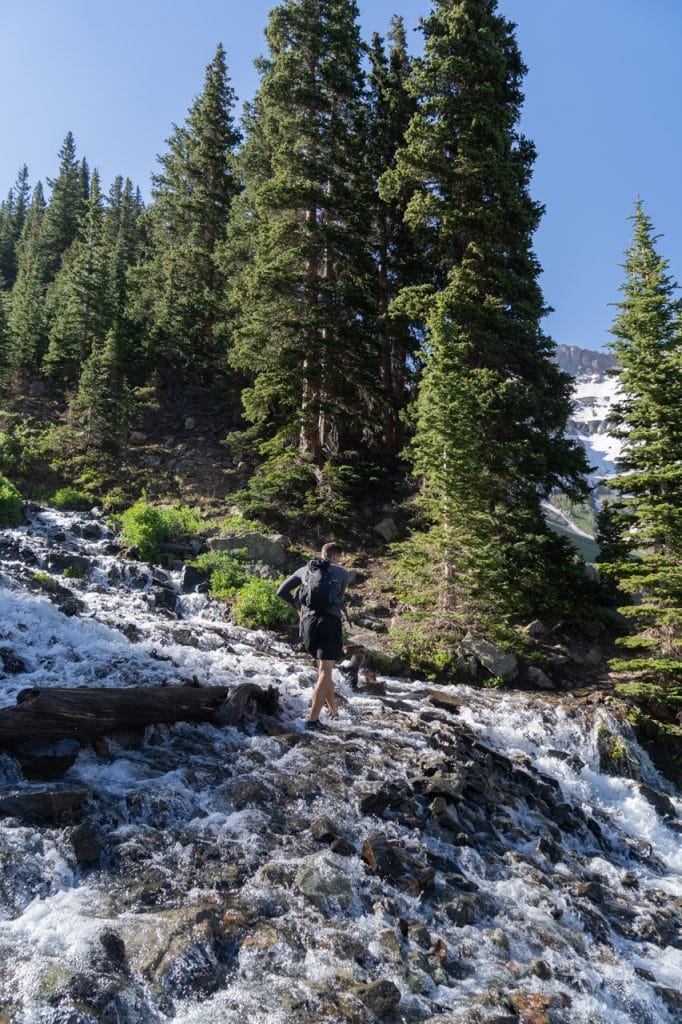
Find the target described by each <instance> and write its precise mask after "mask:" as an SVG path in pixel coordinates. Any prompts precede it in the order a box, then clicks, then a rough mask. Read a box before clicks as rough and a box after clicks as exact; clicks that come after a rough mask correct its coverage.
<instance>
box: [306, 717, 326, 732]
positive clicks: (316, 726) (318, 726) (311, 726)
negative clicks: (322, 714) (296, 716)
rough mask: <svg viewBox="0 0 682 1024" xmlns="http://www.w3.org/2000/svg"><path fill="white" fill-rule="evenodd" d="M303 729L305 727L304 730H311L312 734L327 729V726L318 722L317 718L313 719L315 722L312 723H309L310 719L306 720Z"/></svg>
mask: <svg viewBox="0 0 682 1024" xmlns="http://www.w3.org/2000/svg"><path fill="white" fill-rule="evenodd" d="M305 727H306V729H312V730H313V732H316V731H317V730H324V729H326V728H327V726H326V725H324V724H323V723H322V722H321V721H320V720H319V718H317V719H315V721H314V722H311V721H310V719H307V720H306V723H305Z"/></svg>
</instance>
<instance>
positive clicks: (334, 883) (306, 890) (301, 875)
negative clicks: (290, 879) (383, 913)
mask: <svg viewBox="0 0 682 1024" xmlns="http://www.w3.org/2000/svg"><path fill="white" fill-rule="evenodd" d="M296 887H297V888H298V890H299V892H301V893H302V894H303V895H304V896H305V897H306V899H308V900H310V902H311V903H313V904H314V905H315V906H316V907H317V908H318V909H319V910H322V911H324V910H326V909H331V907H333V906H335V905H336V906H339V907H341V909H342V910H347V909H348V907H349V906H350V904H351V902H352V900H353V887H352V885H351V882H350V879H349V878H348V876H347V875H346V874H345V872H344V871H343V870H342V869H341V867H340V865H338V864H337V863H336V858H334V857H330V856H328V855H327V854H325V853H323V854H318V855H316V856H313V857H310V858H308V860H307V861H306V863H305V864H304V865H303V866H302V867H301V869H300V871H299V872H298V874H297V875H296Z"/></svg>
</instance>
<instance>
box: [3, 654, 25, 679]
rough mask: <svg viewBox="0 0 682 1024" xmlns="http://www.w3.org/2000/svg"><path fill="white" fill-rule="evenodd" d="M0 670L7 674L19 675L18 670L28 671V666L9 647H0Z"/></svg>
mask: <svg viewBox="0 0 682 1024" xmlns="http://www.w3.org/2000/svg"><path fill="white" fill-rule="evenodd" d="M0 670H2V671H3V672H7V674H8V675H19V673H20V672H28V666H27V664H26V662H25V661H24V659H23V658H21V657H19V655H18V654H16V653H15V652H14V651H13V649H12V648H11V647H0Z"/></svg>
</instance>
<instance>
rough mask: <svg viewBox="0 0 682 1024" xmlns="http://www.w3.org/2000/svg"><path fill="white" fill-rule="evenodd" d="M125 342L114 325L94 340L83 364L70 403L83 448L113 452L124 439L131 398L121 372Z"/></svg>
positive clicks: (122, 370)
mask: <svg viewBox="0 0 682 1024" xmlns="http://www.w3.org/2000/svg"><path fill="white" fill-rule="evenodd" d="M127 346H128V338H127V337H126V336H125V334H124V333H123V332H122V330H121V327H120V325H119V324H115V325H114V326H113V327H112V328H111V329H110V330H109V331H108V332H107V335H106V337H105V338H104V339H103V340H100V339H99V338H96V339H95V341H94V343H93V347H92V350H91V352H90V355H89V356H88V358H87V359H86V360H85V363H84V364H83V369H82V372H81V375H80V379H79V382H78V390H77V391H76V394H75V397H74V400H73V402H72V403H71V416H72V422H73V424H74V425H75V426H76V427H77V428H81V432H82V435H83V441H84V447H87V448H98V449H108V450H110V451H114V450H116V448H117V447H118V446H119V445H120V443H121V442H122V441H123V440H124V439H125V436H126V433H127V429H128V426H129V424H130V417H131V415H132V410H133V396H132V391H131V388H130V386H129V384H128V382H127V380H126V375H125V372H124V356H125V352H126V349H127Z"/></svg>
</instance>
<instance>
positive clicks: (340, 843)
mask: <svg viewBox="0 0 682 1024" xmlns="http://www.w3.org/2000/svg"><path fill="white" fill-rule="evenodd" d="M329 849H330V850H331V851H332V853H335V854H336V855H337V856H338V857H352V856H353V855H354V853H355V847H354V846H351V844H350V843H349V842H348V840H347V839H344V838H343V836H339V838H338V839H334V840H332V842H331V843H330V844H329Z"/></svg>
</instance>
